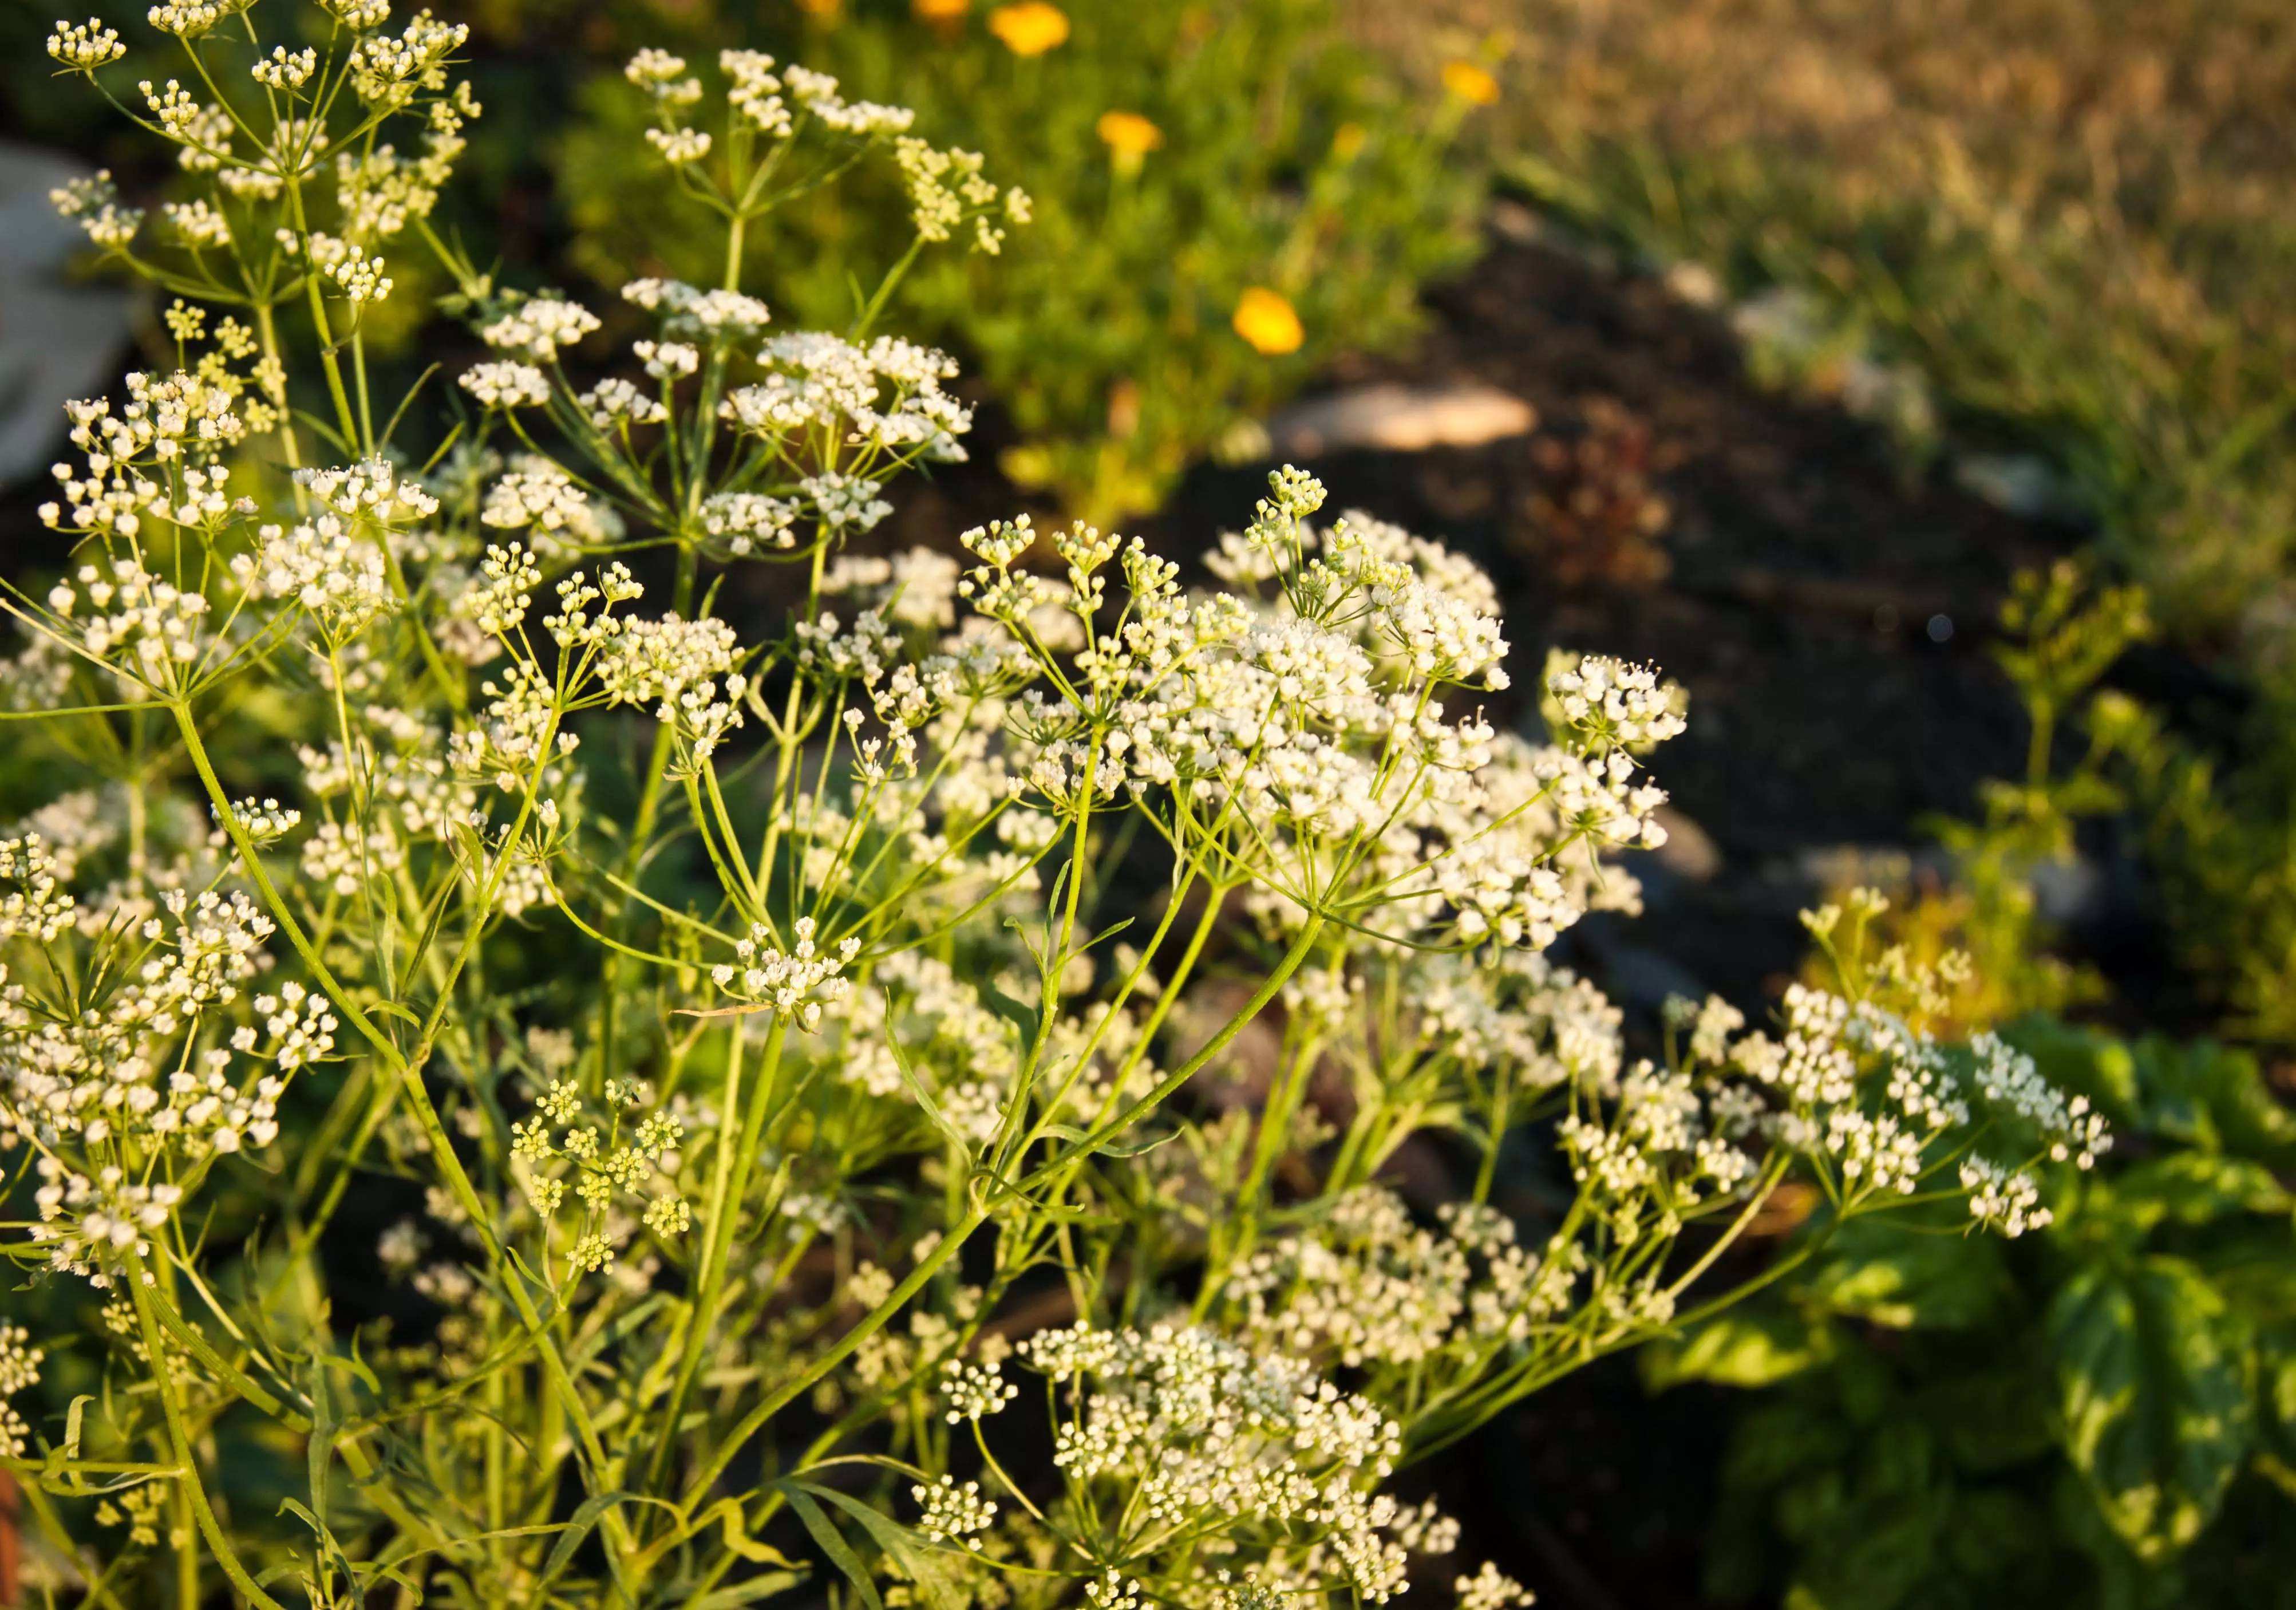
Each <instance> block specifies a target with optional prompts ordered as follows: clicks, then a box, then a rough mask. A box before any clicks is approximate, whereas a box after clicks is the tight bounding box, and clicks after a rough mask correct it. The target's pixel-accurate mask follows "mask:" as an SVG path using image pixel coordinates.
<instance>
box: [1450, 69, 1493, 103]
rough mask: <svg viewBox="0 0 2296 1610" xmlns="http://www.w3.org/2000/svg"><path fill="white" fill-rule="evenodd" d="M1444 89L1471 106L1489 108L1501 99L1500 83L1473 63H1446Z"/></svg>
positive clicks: (1487, 71) (1485, 70)
mask: <svg viewBox="0 0 2296 1610" xmlns="http://www.w3.org/2000/svg"><path fill="white" fill-rule="evenodd" d="M1443 87H1444V89H1445V90H1447V92H1449V93H1450V94H1452V95H1454V96H1456V97H1457V98H1458V99H1459V100H1462V101H1464V102H1465V103H1467V104H1468V105H1470V106H1488V105H1489V104H1490V103H1492V102H1494V101H1496V100H1497V99H1498V98H1499V81H1498V80H1497V78H1493V77H1491V75H1490V72H1489V70H1488V69H1485V68H1482V67H1479V66H1477V65H1476V64H1475V63H1474V62H1444V63H1443Z"/></svg>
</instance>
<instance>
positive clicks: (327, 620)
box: [235, 513, 398, 645]
mask: <svg viewBox="0 0 2296 1610" xmlns="http://www.w3.org/2000/svg"><path fill="white" fill-rule="evenodd" d="M235 568H236V569H237V571H238V575H239V579H240V585H241V587H242V588H243V589H244V590H245V592H246V593H247V595H248V596H250V598H274V599H277V600H279V601H281V602H283V603H291V604H297V605H299V606H300V607H301V608H302V609H304V610H305V611H307V612H309V614H310V616H311V618H312V619H313V620H316V622H317V623H318V626H319V629H320V631H321V632H322V633H323V634H324V636H325V637H326V639H327V641H329V642H330V643H334V644H338V645H340V644H343V643H348V642H349V641H350V640H351V639H352V638H353V637H357V636H358V635H359V633H361V632H363V631H365V629H366V628H368V627H369V626H371V625H372V624H373V622H374V621H375V620H377V619H378V618H379V617H381V615H383V614H385V613H387V612H389V611H391V610H393V609H395V608H396V607H398V598H397V596H396V595H394V594H393V592H392V591H391V586H390V577H389V570H388V567H387V565H386V563H385V561H384V558H383V552H382V547H381V544H380V543H377V542H375V541H373V539H372V538H366V537H361V536H357V535H355V534H353V532H352V531H351V530H349V529H348V526H347V525H346V523H345V522H344V521H343V519H342V517H341V516H340V515H337V514H334V513H326V514H322V515H320V516H319V517H318V518H317V519H316V520H311V521H305V522H302V523H300V524H298V525H293V526H287V527H281V526H276V525H266V526H264V527H263V528H262V529H261V530H258V532H257V533H256V549H255V552H254V554H252V555H242V558H241V559H240V560H239V561H238V562H237V563H236V566H235Z"/></svg>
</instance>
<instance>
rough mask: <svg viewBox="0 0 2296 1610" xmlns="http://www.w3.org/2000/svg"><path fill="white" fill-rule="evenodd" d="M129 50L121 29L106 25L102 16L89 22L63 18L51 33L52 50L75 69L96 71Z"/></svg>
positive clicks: (64, 63) (55, 57) (117, 59)
mask: <svg viewBox="0 0 2296 1610" xmlns="http://www.w3.org/2000/svg"><path fill="white" fill-rule="evenodd" d="M48 54H49V55H50V56H51V57H53V59H54V60H56V61H58V62H61V63H63V65H64V66H66V67H69V68H70V69H72V70H74V71H75V72H84V73H85V72H94V70H96V69H97V68H99V67H102V66H104V65H105V64H106V63H108V62H117V61H119V58H120V57H122V56H124V55H126V54H127V46H126V45H122V44H121V43H120V42H119V29H116V28H109V27H106V26H105V24H104V21H103V19H102V18H101V17H90V18H89V19H88V20H87V21H85V22H65V21H61V20H59V21H58V22H57V23H56V27H55V31H54V32H53V33H52V34H50V35H49V36H48Z"/></svg>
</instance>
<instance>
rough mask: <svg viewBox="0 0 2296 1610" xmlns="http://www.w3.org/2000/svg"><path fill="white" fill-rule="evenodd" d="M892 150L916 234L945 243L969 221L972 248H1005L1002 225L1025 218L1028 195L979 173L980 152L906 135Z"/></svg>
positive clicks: (976, 249) (1026, 215) (989, 250)
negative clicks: (904, 185) (960, 149)
mask: <svg viewBox="0 0 2296 1610" xmlns="http://www.w3.org/2000/svg"><path fill="white" fill-rule="evenodd" d="M893 152H894V158H895V160H897V161H898V162H899V164H900V168H901V178H902V181H903V183H905V184H906V185H907V186H908V192H909V212H910V217H911V218H912V220H913V221H914V224H915V226H916V231H917V235H918V238H920V239H922V240H927V241H946V240H947V239H948V238H949V237H950V236H952V235H954V234H956V233H957V232H958V231H959V230H961V229H964V227H966V226H968V225H969V226H971V227H972V245H973V250H974V251H985V252H988V253H989V254H990V255H992V256H993V255H995V254H996V252H997V251H1001V250H1003V248H1004V245H1005V229H1004V226H1005V225H1007V224H1025V223H1027V222H1028V221H1029V212H1030V207H1029V195H1028V193H1027V192H1026V191H1024V190H1021V188H1019V187H1018V186H1017V185H1006V186H1004V187H1002V188H1000V187H999V186H997V185H995V184H992V183H991V182H990V181H989V180H988V177H986V176H985V175H984V174H983V173H982V171H981V168H982V161H981V157H980V152H972V151H954V150H951V151H944V150H942V149H941V148H939V146H936V145H933V144H929V143H928V142H926V141H923V140H920V139H916V138H914V137H911V136H904V137H902V138H901V139H900V140H899V141H898V142H897V143H896V144H895V145H894V148H893Z"/></svg>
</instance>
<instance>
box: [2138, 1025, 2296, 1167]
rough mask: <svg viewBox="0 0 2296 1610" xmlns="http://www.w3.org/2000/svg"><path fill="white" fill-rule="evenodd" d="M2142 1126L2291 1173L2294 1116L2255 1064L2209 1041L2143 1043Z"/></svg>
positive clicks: (2295, 1148)
mask: <svg viewBox="0 0 2296 1610" xmlns="http://www.w3.org/2000/svg"><path fill="white" fill-rule="evenodd" d="M2136 1056H2137V1068H2138V1079H2139V1082H2140V1085H2141V1088H2142V1089H2143V1093H2144V1122H2145V1125H2146V1127H2147V1128H2149V1129H2152V1130H2153V1132H2155V1133H2156V1134H2160V1135H2163V1136H2166V1137H2168V1138H2171V1139H2175V1140H2182V1141H2185V1142H2187V1143H2189V1144H2191V1145H2194V1146H2200V1147H2202V1148H2203V1149H2205V1150H2208V1151H2225V1152H2231V1153H2234V1154H2237V1155H2240V1156H2243V1157H2252V1158H2255V1159H2256V1160H2257V1161H2259V1162H2264V1163H2267V1164H2269V1165H2271V1166H2273V1167H2276V1168H2283V1169H2285V1168H2291V1167H2296V1113H2290V1112H2289V1110H2288V1109H2287V1108H2286V1107H2285V1106H2284V1105H2282V1104H2281V1103H2280V1101H2279V1100H2278V1099H2277V1098H2276V1097H2274V1095H2273V1094H2272V1091H2271V1088H2269V1087H2268V1086H2267V1084H2266V1083H2265V1080H2264V1073H2263V1071H2262V1070H2261V1069H2260V1068H2259V1067H2258V1065H2257V1061H2256V1058H2255V1057H2254V1056H2251V1055H2250V1054H2249V1053H2247V1052H2245V1051H2235V1050H2231V1049H2228V1048H2226V1047H2223V1046H2219V1045H2216V1044H2214V1043H2212V1042H2210V1041H2208V1040H2201V1041H2197V1042H2194V1043H2191V1044H2179V1043H2177V1042H2175V1041H2171V1040H2165V1039H2146V1040H2144V1042H2142V1043H2141V1044H2140V1045H2139V1046H2138V1047H2137V1048H2136Z"/></svg>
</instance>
